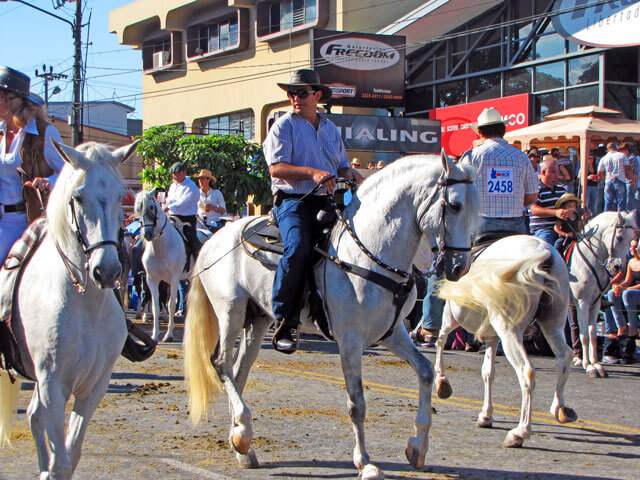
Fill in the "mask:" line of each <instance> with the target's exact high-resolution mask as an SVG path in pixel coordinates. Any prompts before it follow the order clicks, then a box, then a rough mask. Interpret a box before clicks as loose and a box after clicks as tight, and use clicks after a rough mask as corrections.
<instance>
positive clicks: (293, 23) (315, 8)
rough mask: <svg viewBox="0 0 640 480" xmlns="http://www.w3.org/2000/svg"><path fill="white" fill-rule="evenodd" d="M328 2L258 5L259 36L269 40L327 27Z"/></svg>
mask: <svg viewBox="0 0 640 480" xmlns="http://www.w3.org/2000/svg"><path fill="white" fill-rule="evenodd" d="M328 9H329V6H328V1H327V0H275V1H274V0H265V1H263V2H260V3H258V5H257V36H258V39H260V40H268V39H270V38H274V37H277V36H279V35H281V34H287V33H291V32H296V31H299V30H304V29H308V28H311V27H321V26H324V25H326V23H327V20H328Z"/></svg>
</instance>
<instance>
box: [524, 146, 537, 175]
mask: <svg viewBox="0 0 640 480" xmlns="http://www.w3.org/2000/svg"><path fill="white" fill-rule="evenodd" d="M527 156H528V157H529V160H530V161H531V168H533V171H534V172H535V174H536V176H537V177H539V176H540V153H538V147H531V148H530V149H529V150H527Z"/></svg>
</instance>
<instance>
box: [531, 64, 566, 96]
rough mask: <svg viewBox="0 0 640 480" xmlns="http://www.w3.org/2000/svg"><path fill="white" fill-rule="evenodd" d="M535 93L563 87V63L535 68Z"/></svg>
mask: <svg viewBox="0 0 640 480" xmlns="http://www.w3.org/2000/svg"><path fill="white" fill-rule="evenodd" d="M535 76H536V84H535V91H536V92H539V91H541V90H551V89H553V88H561V87H564V62H557V63H550V64H549V65H541V66H539V67H535Z"/></svg>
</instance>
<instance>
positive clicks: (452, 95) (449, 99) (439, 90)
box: [435, 80, 467, 108]
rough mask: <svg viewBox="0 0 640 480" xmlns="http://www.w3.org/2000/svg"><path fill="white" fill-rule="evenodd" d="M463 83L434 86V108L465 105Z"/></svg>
mask: <svg viewBox="0 0 640 480" xmlns="http://www.w3.org/2000/svg"><path fill="white" fill-rule="evenodd" d="M466 96H467V95H466V91H465V81H464V80H462V81H459V82H449V83H443V84H441V85H436V104H435V107H436V108H438V107H448V106H449V105H459V104H461V103H466V101H467V99H466Z"/></svg>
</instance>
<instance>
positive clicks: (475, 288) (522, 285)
mask: <svg viewBox="0 0 640 480" xmlns="http://www.w3.org/2000/svg"><path fill="white" fill-rule="evenodd" d="M551 255H552V252H551V251H550V250H548V249H538V250H537V251H535V252H532V253H531V254H530V255H527V256H526V257H525V258H519V259H515V260H506V259H487V260H483V259H482V258H480V259H478V260H476V261H475V262H474V263H472V264H471V268H470V269H469V272H468V273H467V274H465V275H463V276H462V278H460V279H459V280H458V281H457V282H450V281H441V282H439V283H438V284H437V287H436V295H437V296H438V297H440V298H442V299H444V300H447V301H449V302H455V303H456V304H457V305H459V306H461V307H464V308H468V309H469V310H473V311H475V312H478V313H479V314H480V317H481V323H480V328H478V331H477V332H476V336H478V337H479V338H480V340H482V338H483V336H485V337H486V335H487V333H488V329H489V327H490V314H491V313H495V314H496V315H498V316H500V317H501V318H503V319H505V320H506V321H511V322H513V323H518V322H520V321H522V319H523V318H524V317H525V315H526V314H527V313H528V312H529V311H530V309H531V307H532V305H531V300H532V299H534V298H539V297H540V295H541V294H542V293H548V294H549V295H553V294H554V292H555V291H556V289H557V283H558V280H557V279H556V278H554V277H553V275H551V274H550V273H549V272H547V271H545V268H544V264H545V262H547V260H548V259H549V258H550V257H551ZM554 286H556V288H554Z"/></svg>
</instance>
